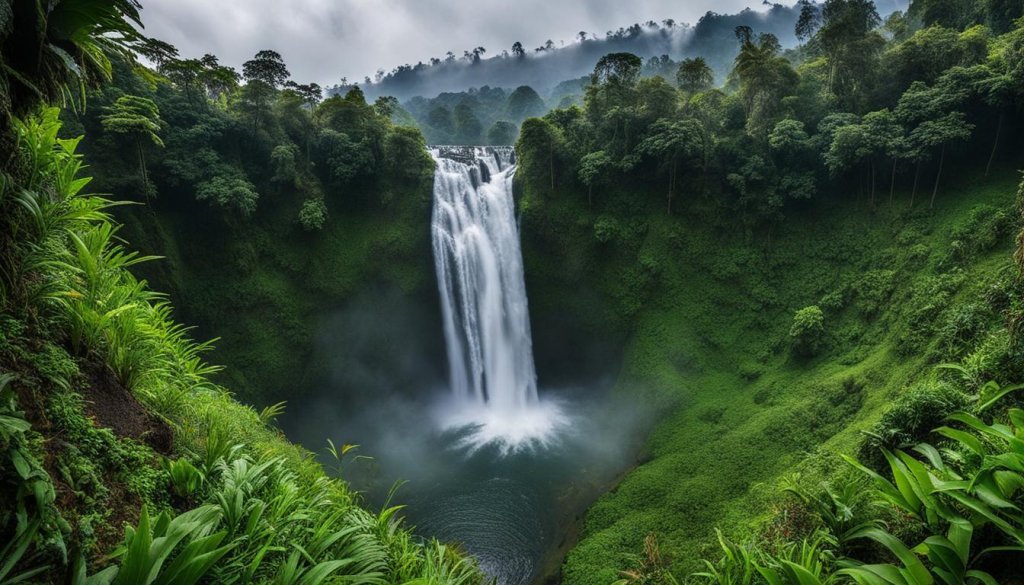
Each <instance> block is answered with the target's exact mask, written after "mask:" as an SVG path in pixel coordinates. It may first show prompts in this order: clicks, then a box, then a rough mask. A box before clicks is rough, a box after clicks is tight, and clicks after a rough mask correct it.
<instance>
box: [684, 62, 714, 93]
mask: <svg viewBox="0 0 1024 585" xmlns="http://www.w3.org/2000/svg"><path fill="white" fill-rule="evenodd" d="M676 85H678V86H679V89H681V90H683V93H685V94H687V95H688V96H692V95H693V94H695V93H700V92H702V91H707V90H709V89H711V88H712V87H714V85H715V72H714V71H712V70H711V66H709V65H708V63H707V61H705V60H704V58H703V57H694V58H692V59H683V62H682V63H680V64H679V70H678V71H677V72H676Z"/></svg>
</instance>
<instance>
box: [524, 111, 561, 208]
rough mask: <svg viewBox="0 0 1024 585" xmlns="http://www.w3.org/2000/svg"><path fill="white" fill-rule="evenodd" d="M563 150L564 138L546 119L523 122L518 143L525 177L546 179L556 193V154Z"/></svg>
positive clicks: (532, 119)
mask: <svg viewBox="0 0 1024 585" xmlns="http://www.w3.org/2000/svg"><path fill="white" fill-rule="evenodd" d="M561 148H562V136H561V133H560V132H559V130H558V128H556V127H555V126H554V125H553V124H551V123H550V122H548V121H547V120H545V119H544V118H530V119H528V120H526V121H525V122H523V126H522V129H521V131H520V134H519V141H518V142H516V152H517V153H519V156H520V165H519V166H520V168H521V169H522V170H523V173H524V175H526V176H527V177H529V178H531V179H533V180H537V181H539V180H541V178H542V177H543V178H546V179H547V182H548V184H549V185H550V188H551V194H552V195H553V194H554V192H555V153H556V152H559V151H560V150H561Z"/></svg>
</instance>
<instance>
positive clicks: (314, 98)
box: [284, 81, 324, 112]
mask: <svg viewBox="0 0 1024 585" xmlns="http://www.w3.org/2000/svg"><path fill="white" fill-rule="evenodd" d="M284 85H285V87H287V88H289V89H291V90H292V91H294V92H295V93H297V94H298V95H299V97H300V98H302V101H303V103H304V104H305V105H306V107H307V108H309V111H310V112H312V111H313V110H314V109H316V106H317V104H319V103H320V100H322V99H323V97H324V92H323V89H322V88H321V87H320V85H319V84H316V83H308V84H298V83H295V82H294V81H288V82H285V84H284Z"/></svg>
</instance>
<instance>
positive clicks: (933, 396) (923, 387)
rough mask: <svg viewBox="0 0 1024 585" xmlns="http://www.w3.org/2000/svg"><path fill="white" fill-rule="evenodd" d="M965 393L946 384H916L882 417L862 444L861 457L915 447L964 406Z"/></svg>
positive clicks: (966, 400) (930, 382)
mask: <svg viewBox="0 0 1024 585" xmlns="http://www.w3.org/2000/svg"><path fill="white" fill-rule="evenodd" d="M967 402H968V397H967V395H966V394H964V393H963V392H961V391H960V390H958V389H957V388H955V387H954V386H953V385H951V384H949V383H947V382H939V381H928V382H922V383H919V384H917V385H915V386H913V387H911V388H910V390H909V391H907V392H906V393H905V394H903V395H902V396H900V397H899V398H898V399H896V401H895V402H894V403H893V405H892V406H891V407H890V408H889V410H887V411H886V412H885V414H883V415H882V418H881V420H879V421H878V422H877V423H876V424H875V426H874V428H873V429H872V431H871V432H870V433H869V438H868V440H867V441H866V445H865V456H877V454H878V452H879V448H886V449H896V448H901V447H905V446H909V445H915V444H917V443H918V442H920V441H921V440H923V439H924V438H925V437H927V435H928V434H929V433H930V432H931V431H932V429H935V428H937V427H940V426H942V424H943V423H944V422H945V420H946V418H947V417H948V416H949V415H951V414H953V413H955V412H958V411H960V410H963V409H964V408H965V407H966V406H967Z"/></svg>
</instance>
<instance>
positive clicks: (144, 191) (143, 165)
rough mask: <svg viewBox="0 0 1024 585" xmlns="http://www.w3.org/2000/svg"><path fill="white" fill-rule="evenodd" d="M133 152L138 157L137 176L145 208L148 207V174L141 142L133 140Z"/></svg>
mask: <svg viewBox="0 0 1024 585" xmlns="http://www.w3.org/2000/svg"><path fill="white" fill-rule="evenodd" d="M135 150H136V152H138V155H139V176H140V177H141V178H142V195H143V196H144V197H145V198H146V206H147V207H148V206H149V173H147V172H146V155H145V154H144V153H143V152H142V140H141V139H136V140H135Z"/></svg>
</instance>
